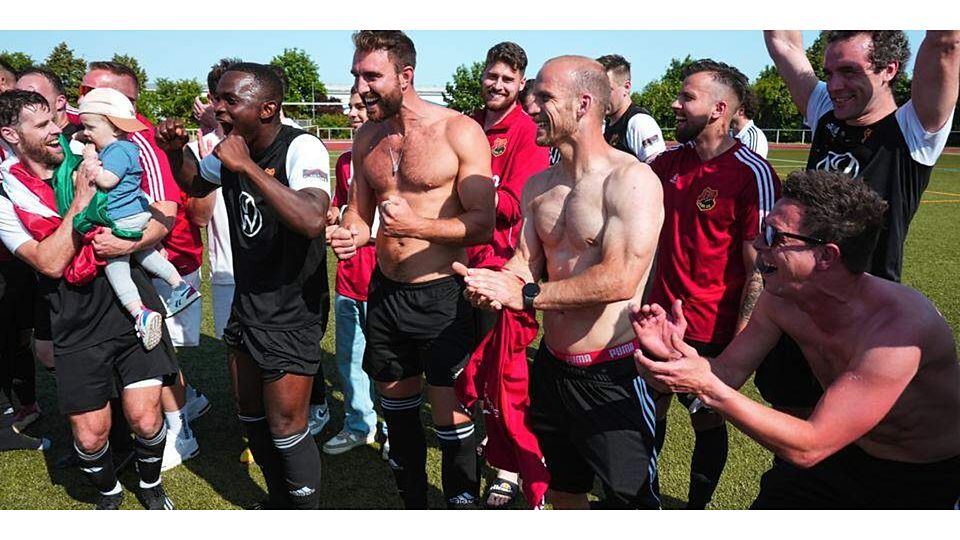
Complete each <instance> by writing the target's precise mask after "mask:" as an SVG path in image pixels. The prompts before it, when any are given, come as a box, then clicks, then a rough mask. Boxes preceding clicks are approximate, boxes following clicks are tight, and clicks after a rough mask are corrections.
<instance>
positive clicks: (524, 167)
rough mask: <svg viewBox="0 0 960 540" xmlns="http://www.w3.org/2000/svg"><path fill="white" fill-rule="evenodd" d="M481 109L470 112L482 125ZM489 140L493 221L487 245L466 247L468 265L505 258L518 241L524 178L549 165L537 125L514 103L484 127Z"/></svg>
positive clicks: (521, 221) (546, 150) (511, 252)
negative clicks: (494, 199)
mask: <svg viewBox="0 0 960 540" xmlns="http://www.w3.org/2000/svg"><path fill="white" fill-rule="evenodd" d="M484 115H485V110H481V111H479V112H477V113H475V114H474V115H473V119H474V120H476V121H477V122H478V123H479V124H480V125H481V126H483V121H484ZM486 135H487V141H488V142H489V143H490V169H491V171H492V172H493V181H494V183H496V185H497V195H498V200H497V222H496V225H495V226H494V229H493V240H491V242H490V243H489V244H483V245H479V246H470V247H468V248H467V255H468V256H469V257H470V263H469V265H470V266H477V265H478V264H480V263H481V262H482V261H485V260H487V258H489V257H491V256H497V257H502V258H504V259H509V258H510V257H512V256H513V252H514V250H516V249H517V244H518V243H519V242H520V227H521V225H522V223H523V215H522V209H521V208H520V201H521V197H522V195H523V186H524V184H526V183H527V179H528V178H530V177H531V176H533V175H534V174H537V173H538V172H540V171H542V170H544V169H546V168H547V167H549V166H550V149H549V148H547V147H545V146H537V143H536V139H537V124H536V123H535V122H534V121H533V118H530V115H528V114H527V113H525V112H524V111H523V108H522V107H520V106H516V107H514V108H513V110H512V111H510V113H508V114H507V116H506V117H504V118H503V119H502V120H500V121H499V122H497V123H496V124H494V125H493V126H492V127H491V128H490V129H488V130H486Z"/></svg>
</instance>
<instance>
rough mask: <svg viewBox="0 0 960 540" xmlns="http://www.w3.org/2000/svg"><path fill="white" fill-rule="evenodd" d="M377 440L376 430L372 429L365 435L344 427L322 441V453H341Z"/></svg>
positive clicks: (333, 454) (332, 454)
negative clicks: (327, 439)
mask: <svg viewBox="0 0 960 540" xmlns="http://www.w3.org/2000/svg"><path fill="white" fill-rule="evenodd" d="M376 440H377V432H376V431H372V432H370V433H368V434H367V435H366V436H363V435H360V434H358V433H354V432H352V431H350V430H347V429H344V430H343V431H341V432H340V433H337V434H336V435H334V436H333V438H332V439H330V440H329V441H327V442H325V443H323V453H324V454H330V455H331V456H335V455H337V454H343V453H344V452H348V451H350V450H352V449H354V448H356V447H358V446H366V445H368V444H372V443H374V442H376Z"/></svg>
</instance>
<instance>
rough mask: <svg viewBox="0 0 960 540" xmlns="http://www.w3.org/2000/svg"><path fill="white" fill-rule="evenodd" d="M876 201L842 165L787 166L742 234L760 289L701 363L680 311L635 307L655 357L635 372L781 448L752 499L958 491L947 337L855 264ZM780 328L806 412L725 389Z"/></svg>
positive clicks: (927, 307)
mask: <svg viewBox="0 0 960 540" xmlns="http://www.w3.org/2000/svg"><path fill="white" fill-rule="evenodd" d="M886 208H887V203H885V202H884V201H883V200H882V199H881V197H880V196H879V195H878V194H876V192H874V191H873V190H871V189H870V187H869V186H868V185H867V184H865V183H864V182H862V181H860V180H853V179H851V178H850V177H849V176H847V175H845V174H842V173H837V172H826V171H797V172H794V173H792V174H790V176H788V177H787V180H786V182H784V184H783V198H781V199H780V200H779V201H778V202H777V204H776V205H775V206H774V207H773V211H772V212H770V214H769V215H768V216H767V218H766V220H765V226H764V234H762V235H760V236H759V237H758V238H757V241H756V242H755V245H756V248H757V250H758V252H759V261H758V263H757V264H758V267H759V269H760V271H761V272H762V273H763V275H764V280H765V282H766V284H765V288H764V292H763V293H762V294H761V296H760V300H759V302H758V304H757V307H756V309H755V310H754V312H753V316H752V317H751V318H750V322H749V323H748V325H747V327H746V328H745V329H744V330H743V332H741V333H740V334H739V335H738V336H737V337H736V338H734V340H733V342H732V343H731V344H730V345H729V346H728V347H727V348H726V349H725V350H724V351H723V353H722V354H720V356H718V357H717V358H715V359H713V360H712V361H710V362H708V361H707V360H706V359H704V358H702V357H700V356H699V355H698V354H697V353H696V351H695V350H693V349H692V348H691V347H689V346H688V345H686V344H684V343H683V341H682V339H681V338H682V335H683V332H682V330H679V328H682V327H683V326H684V322H683V313H682V310H678V309H676V307H675V308H674V312H675V314H676V315H677V318H676V319H675V320H674V319H673V318H672V317H667V316H666V315H665V314H664V312H663V310H662V309H661V308H660V307H659V306H656V305H654V306H644V307H643V308H641V309H635V311H636V313H637V315H636V316H637V324H636V328H635V329H636V332H637V337H638V339H639V340H640V341H641V344H642V345H643V348H644V350H645V351H648V353H649V355H650V356H651V357H652V358H656V359H657V360H668V361H665V362H658V361H653V360H650V359H647V358H645V357H644V356H643V355H642V354H638V355H637V365H638V368H639V369H640V370H641V372H643V373H645V377H647V379H648V381H650V382H651V383H656V384H661V385H665V386H667V387H668V388H669V389H670V390H671V391H674V392H692V393H695V394H697V396H698V397H699V398H700V399H701V400H702V401H703V402H704V404H706V405H707V406H709V407H710V408H712V409H713V410H714V411H716V412H718V413H720V414H721V415H723V416H724V417H725V418H726V419H727V420H728V421H730V422H731V423H733V424H734V425H735V426H737V427H738V428H739V429H740V430H741V431H743V432H744V433H746V434H747V435H749V436H750V437H752V438H753V439H755V440H756V441H757V442H759V443H760V444H762V445H763V446H765V447H767V448H769V449H770V450H771V451H773V452H774V453H775V454H776V455H777V456H778V457H779V458H780V459H779V460H777V461H776V462H775V464H774V466H773V468H772V469H771V470H769V471H768V472H767V473H766V474H764V476H763V478H762V479H761V481H760V494H759V495H758V497H757V499H756V500H755V501H754V502H753V508H821V509H822V508H858V509H868V508H869V509H877V508H953V507H955V505H956V504H957V503H958V497H960V364H958V363H957V352H956V344H955V342H954V339H953V334H952V332H951V330H950V326H949V325H948V324H947V321H946V320H944V318H943V316H942V315H941V314H940V313H939V312H938V311H937V308H936V307H934V306H933V304H931V303H930V301H929V300H927V299H926V298H925V297H924V296H923V295H921V294H920V293H918V292H917V291H915V290H913V289H910V288H909V287H906V286H903V285H900V284H898V283H894V282H892V281H887V280H884V279H882V278H880V277H875V276H873V275H871V274H869V273H867V272H866V271H867V269H869V268H870V263H871V256H872V253H873V249H874V245H875V244H876V242H877V237H878V235H879V233H880V230H881V226H882V223H883V222H884V212H885V210H886ZM675 324H677V325H679V328H677V327H675ZM665 335H666V336H671V337H670V339H669V340H666V341H668V343H665V342H664V341H665V340H664V339H663V336H665ZM781 335H788V336H790V337H791V338H793V339H794V340H796V342H797V344H798V345H799V347H800V349H801V351H802V352H803V357H804V358H805V359H806V361H807V363H808V364H809V365H810V368H811V369H812V371H813V373H814V375H815V376H816V378H817V380H818V381H819V382H820V384H822V385H823V387H824V393H823V397H821V398H820V400H819V401H818V402H817V404H816V407H815V408H814V410H813V413H812V414H811V415H810V417H809V418H808V419H801V418H796V417H793V416H791V415H788V414H786V413H783V412H779V411H777V410H774V409H771V408H769V407H766V406H764V405H761V404H759V403H756V402H754V401H753V400H751V399H750V398H748V397H746V396H744V395H743V394H740V393H739V392H737V391H736V389H737V388H740V386H742V385H743V383H744V382H745V381H746V380H747V378H749V377H750V375H751V374H752V373H753V372H754V371H755V370H756V368H757V366H758V365H759V364H760V362H761V361H762V360H763V358H764V357H765V356H766V355H767V353H768V352H769V351H770V349H771V348H773V346H774V345H775V344H776V343H777V341H778V340H779V338H780V336H781Z"/></svg>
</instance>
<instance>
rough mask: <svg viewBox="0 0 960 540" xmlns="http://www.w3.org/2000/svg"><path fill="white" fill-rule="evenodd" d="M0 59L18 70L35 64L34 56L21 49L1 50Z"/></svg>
mask: <svg viewBox="0 0 960 540" xmlns="http://www.w3.org/2000/svg"><path fill="white" fill-rule="evenodd" d="M0 60H3V61H4V62H6V63H7V64H10V67H12V68H13V70H14V71H17V72H19V71H22V70H23V69H24V68H27V67H30V66H32V65H33V58H31V57H30V55H29V54H26V53H22V52H19V51H13V52H8V51H0Z"/></svg>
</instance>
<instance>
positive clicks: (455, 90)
mask: <svg viewBox="0 0 960 540" xmlns="http://www.w3.org/2000/svg"><path fill="white" fill-rule="evenodd" d="M483 67H484V63H483V62H474V63H473V64H471V65H469V66H467V65H466V64H462V65H460V66H457V69H456V70H455V71H454V72H453V81H451V82H448V83H447V84H446V85H445V86H444V92H443V100H444V101H446V102H447V107H449V108H451V109H454V110H457V111H460V112H462V113H470V112H473V111H477V110H480V109H482V108H483V98H481V97H480V78H481V77H483Z"/></svg>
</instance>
